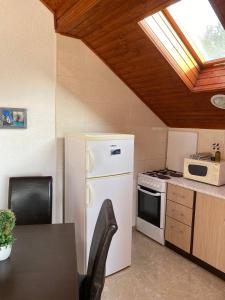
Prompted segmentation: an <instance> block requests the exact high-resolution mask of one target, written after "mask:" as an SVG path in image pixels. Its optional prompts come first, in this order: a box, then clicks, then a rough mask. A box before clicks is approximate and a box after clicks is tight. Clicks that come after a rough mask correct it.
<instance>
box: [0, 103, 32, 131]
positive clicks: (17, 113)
mask: <svg viewBox="0 0 225 300" xmlns="http://www.w3.org/2000/svg"><path fill="white" fill-rule="evenodd" d="M25 128H27V110H26V109H24V108H7V107H0V129H25Z"/></svg>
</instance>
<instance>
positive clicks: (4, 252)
mask: <svg viewBox="0 0 225 300" xmlns="http://www.w3.org/2000/svg"><path fill="white" fill-rule="evenodd" d="M11 250H12V245H7V246H4V247H0V261H1V260H5V259H7V258H8V257H9V256H10V254H11Z"/></svg>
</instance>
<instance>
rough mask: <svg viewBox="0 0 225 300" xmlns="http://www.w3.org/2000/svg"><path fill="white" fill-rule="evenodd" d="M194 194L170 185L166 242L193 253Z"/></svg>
mask: <svg viewBox="0 0 225 300" xmlns="http://www.w3.org/2000/svg"><path fill="white" fill-rule="evenodd" d="M193 203H194V192H193V191H192V190H189V189H186V188H183V187H180V186H176V185H173V184H168V189H167V207H166V229H165V240H166V241H167V242H169V243H171V244H173V245H174V246H176V247H178V248H180V249H182V250H184V251H185V252H187V253H190V252H191V236H192V219H193V209H192V208H193Z"/></svg>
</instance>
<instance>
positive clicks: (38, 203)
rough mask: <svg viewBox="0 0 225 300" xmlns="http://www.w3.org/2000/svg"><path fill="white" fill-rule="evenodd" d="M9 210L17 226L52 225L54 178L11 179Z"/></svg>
mask: <svg viewBox="0 0 225 300" xmlns="http://www.w3.org/2000/svg"><path fill="white" fill-rule="evenodd" d="M8 205H9V208H10V209H12V211H13V212H14V213H15V216H16V224H17V225H31V224H51V223H52V177H50V176H48V177H42V176H41V177H11V178H10V179H9V199H8Z"/></svg>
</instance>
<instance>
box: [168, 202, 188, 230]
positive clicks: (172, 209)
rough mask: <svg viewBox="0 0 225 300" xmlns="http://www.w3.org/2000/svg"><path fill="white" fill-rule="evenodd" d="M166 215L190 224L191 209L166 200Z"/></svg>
mask: <svg viewBox="0 0 225 300" xmlns="http://www.w3.org/2000/svg"><path fill="white" fill-rule="evenodd" d="M166 214H167V216H169V217H171V218H173V219H176V220H177V221H180V222H181V223H184V224H186V225H189V226H191V225H192V209H191V208H188V207H186V206H183V205H181V204H178V203H176V202H173V201H170V200H167V209H166Z"/></svg>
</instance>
